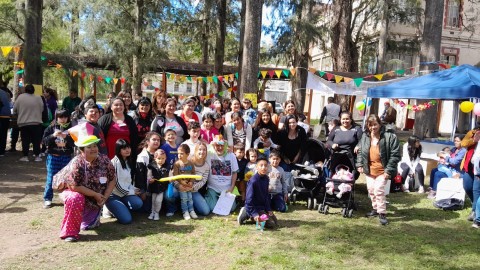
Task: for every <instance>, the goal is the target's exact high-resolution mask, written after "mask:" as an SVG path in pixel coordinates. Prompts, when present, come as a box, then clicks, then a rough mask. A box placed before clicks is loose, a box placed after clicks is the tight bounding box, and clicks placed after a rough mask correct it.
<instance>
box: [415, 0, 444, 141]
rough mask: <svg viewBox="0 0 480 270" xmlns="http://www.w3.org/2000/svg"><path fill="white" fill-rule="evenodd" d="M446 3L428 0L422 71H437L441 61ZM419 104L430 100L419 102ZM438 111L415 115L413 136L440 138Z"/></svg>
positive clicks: (421, 59)
mask: <svg viewBox="0 0 480 270" xmlns="http://www.w3.org/2000/svg"><path fill="white" fill-rule="evenodd" d="M443 12H444V1H435V0H427V1H426V3H425V15H424V21H425V22H424V25H423V34H422V42H421V45H420V69H421V70H429V69H437V68H438V65H437V64H435V63H436V62H437V61H439V60H440V44H441V41H442V25H443ZM418 102H419V103H424V102H428V100H418ZM437 133H438V127H437V110H435V109H430V110H423V111H417V112H416V113H415V124H414V127H413V134H414V135H416V136H418V137H419V138H421V139H423V138H424V137H430V138H436V137H437V136H438V134H437Z"/></svg>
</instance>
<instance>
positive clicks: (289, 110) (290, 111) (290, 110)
mask: <svg viewBox="0 0 480 270" xmlns="http://www.w3.org/2000/svg"><path fill="white" fill-rule="evenodd" d="M283 107H284V108H285V115H284V116H282V117H281V118H280V121H279V123H278V129H283V128H284V127H285V125H286V119H287V116H289V115H296V116H297V109H296V108H295V102H293V100H287V101H285V105H284V106H283Z"/></svg>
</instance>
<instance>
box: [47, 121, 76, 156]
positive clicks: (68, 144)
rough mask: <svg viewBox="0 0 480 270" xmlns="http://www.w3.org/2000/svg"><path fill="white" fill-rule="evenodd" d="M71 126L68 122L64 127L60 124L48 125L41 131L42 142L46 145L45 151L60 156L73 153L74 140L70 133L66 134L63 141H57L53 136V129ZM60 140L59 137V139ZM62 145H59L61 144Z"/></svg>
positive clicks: (63, 129)
mask: <svg viewBox="0 0 480 270" xmlns="http://www.w3.org/2000/svg"><path fill="white" fill-rule="evenodd" d="M70 127H71V124H69V125H68V126H67V127H66V128H62V127H61V126H60V125H50V126H48V127H47V128H46V129H45V132H44V133H43V143H44V144H45V145H46V146H47V151H46V152H47V153H48V154H52V155H60V156H71V155H72V154H73V147H74V146H75V145H74V142H73V139H72V137H70V134H67V136H66V137H65V139H63V141H62V142H61V141H57V138H56V137H55V136H53V133H55V130H60V131H62V132H63V131H66V130H68V129H69V128H70ZM59 140H60V139H59ZM63 143H64V144H65V145H64V146H60V145H62V144H63Z"/></svg>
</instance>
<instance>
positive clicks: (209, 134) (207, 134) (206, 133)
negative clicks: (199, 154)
mask: <svg viewBox="0 0 480 270" xmlns="http://www.w3.org/2000/svg"><path fill="white" fill-rule="evenodd" d="M215 135H218V130H217V129H216V128H213V127H212V128H210V130H206V129H204V128H202V129H200V138H201V139H204V140H205V141H207V142H208V143H210V142H211V141H212V140H213V137H214V136H215Z"/></svg>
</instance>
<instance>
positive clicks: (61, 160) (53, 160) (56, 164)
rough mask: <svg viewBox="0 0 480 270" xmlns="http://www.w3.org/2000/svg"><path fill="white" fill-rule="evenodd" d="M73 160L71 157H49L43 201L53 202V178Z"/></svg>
mask: <svg viewBox="0 0 480 270" xmlns="http://www.w3.org/2000/svg"><path fill="white" fill-rule="evenodd" d="M71 159H72V157H71V156H53V155H50V154H48V155H47V179H46V182H45V191H44V192H43V200H45V201H51V200H52V199H53V188H52V182H53V176H54V175H55V174H57V173H58V172H59V171H60V170H61V169H63V167H65V166H66V165H67V164H68V163H69V162H70V160H71Z"/></svg>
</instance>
